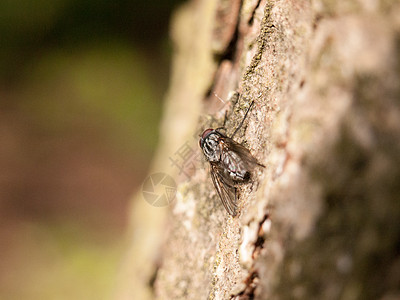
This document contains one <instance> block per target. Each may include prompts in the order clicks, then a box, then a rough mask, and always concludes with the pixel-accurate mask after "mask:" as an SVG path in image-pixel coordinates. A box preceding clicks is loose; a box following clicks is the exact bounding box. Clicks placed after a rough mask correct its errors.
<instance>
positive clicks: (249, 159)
mask: <svg viewBox="0 0 400 300" xmlns="http://www.w3.org/2000/svg"><path fill="white" fill-rule="evenodd" d="M225 143H226V146H227V148H228V149H229V150H231V151H234V152H236V153H237V154H239V156H240V158H241V159H242V160H243V162H244V163H245V164H246V166H247V167H248V169H249V170H252V169H253V168H254V167H255V166H256V165H258V166H260V167H265V166H264V165H262V164H260V163H259V162H258V160H257V159H256V158H255V157H254V156H253V155H252V154H251V153H250V151H249V149H247V148H246V147H244V146H242V145H241V144H239V143H236V142H235V141H234V140H233V139H231V138H225Z"/></svg>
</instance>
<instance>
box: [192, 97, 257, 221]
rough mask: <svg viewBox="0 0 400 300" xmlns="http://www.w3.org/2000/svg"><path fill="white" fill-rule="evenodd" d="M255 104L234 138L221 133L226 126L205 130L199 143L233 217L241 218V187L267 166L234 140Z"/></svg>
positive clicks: (215, 184) (219, 192) (217, 186)
mask: <svg viewBox="0 0 400 300" xmlns="http://www.w3.org/2000/svg"><path fill="white" fill-rule="evenodd" d="M253 104H254V101H253V102H252V103H251V104H250V106H249V108H248V110H247V111H246V113H245V115H244V117H243V120H242V122H241V123H240V124H239V126H238V127H237V128H236V130H235V132H234V133H233V134H232V136H231V137H228V136H226V135H224V134H222V133H221V132H220V131H219V129H222V128H223V127H221V128H217V129H212V128H209V129H206V130H204V132H203V134H202V135H201V137H200V140H199V145H200V148H201V149H202V150H203V153H204V155H205V157H206V159H207V160H208V162H209V163H210V174H211V179H212V182H213V184H214V187H215V189H216V191H217V193H218V196H219V198H220V199H221V201H222V204H223V205H224V207H225V209H226V211H227V212H228V213H229V214H230V215H231V216H233V217H234V216H236V215H237V204H236V203H237V186H238V185H240V184H243V183H246V182H248V181H249V180H250V177H251V172H252V171H253V169H254V167H256V166H261V167H264V166H263V165H262V164H260V163H259V162H258V161H257V159H256V158H255V157H254V156H253V155H251V153H250V151H249V150H248V149H247V148H245V147H244V146H242V145H241V144H239V143H237V142H235V141H234V140H233V137H234V136H235V134H236V133H237V132H238V130H239V129H240V128H241V127H242V125H243V122H244V121H245V119H246V117H247V114H248V113H249V111H250V109H251V107H252V106H253Z"/></svg>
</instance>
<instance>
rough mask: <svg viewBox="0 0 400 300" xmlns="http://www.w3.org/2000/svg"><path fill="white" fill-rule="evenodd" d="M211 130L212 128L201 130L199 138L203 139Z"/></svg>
mask: <svg viewBox="0 0 400 300" xmlns="http://www.w3.org/2000/svg"><path fill="white" fill-rule="evenodd" d="M211 131H214V129H211V128H208V129H206V130H204V131H203V134H202V135H201V138H202V139H203V140H204V139H205V138H206V137H207V136H208V135H209V134H210V133H211Z"/></svg>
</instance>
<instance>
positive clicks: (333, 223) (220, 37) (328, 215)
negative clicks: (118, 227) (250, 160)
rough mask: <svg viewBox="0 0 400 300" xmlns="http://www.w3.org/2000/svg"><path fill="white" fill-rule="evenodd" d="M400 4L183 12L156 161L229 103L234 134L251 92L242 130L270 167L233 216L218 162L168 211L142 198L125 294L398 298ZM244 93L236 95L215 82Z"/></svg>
mask: <svg viewBox="0 0 400 300" xmlns="http://www.w3.org/2000/svg"><path fill="white" fill-rule="evenodd" d="M399 16H400V4H399V2H398V1H367V0H365V1H362V0H359V1H350V0H349V1H312V2H310V1H283V0H282V1H265V0H264V1H263V0H261V1H254V0H244V1H239V0H230V1H227V0H219V1H215V0H197V1H191V2H189V3H188V4H187V5H186V6H184V7H183V8H181V9H180V10H179V11H178V12H177V14H176V15H175V17H174V22H173V26H172V36H173V39H174V42H175V58H174V67H173V74H172V81H171V87H170V91H169V94H168V98H167V104H166V113H165V118H164V122H163V125H162V130H163V140H162V141H161V143H160V151H159V154H158V156H157V158H156V160H155V163H154V168H153V170H154V171H161V170H165V172H167V173H169V174H172V173H174V172H175V171H176V170H174V171H172V170H171V167H170V165H169V160H168V157H169V156H172V155H173V153H174V152H175V151H176V150H177V149H178V148H179V147H180V146H181V145H182V144H184V143H185V142H186V141H187V142H188V143H189V144H190V145H191V147H192V148H193V149H194V148H195V147H196V143H197V140H195V139H194V138H193V136H194V135H196V134H199V133H201V131H202V129H204V128H206V127H218V126H221V124H222V123H223V119H224V114H225V112H226V113H227V116H228V118H227V120H228V121H227V123H226V127H227V129H228V133H229V132H230V133H232V132H233V130H234V128H235V127H236V126H237V124H238V123H239V122H240V120H241V118H242V117H243V113H244V111H245V109H246V108H247V107H248V105H249V103H250V101H255V106H254V108H253V109H252V111H251V112H250V114H249V117H248V121H246V123H245V126H244V128H243V129H242V130H241V131H240V132H239V134H238V135H237V137H236V140H237V141H238V142H241V143H243V144H244V145H246V147H248V148H249V149H250V150H251V152H252V153H253V154H254V156H255V157H257V159H259V161H260V162H262V163H263V164H264V165H265V166H266V168H265V169H261V168H259V169H257V170H256V172H255V174H253V175H254V176H253V181H252V182H251V183H250V184H247V185H244V186H243V187H241V188H240V191H239V192H240V197H239V207H240V213H239V215H238V216H237V217H235V218H232V217H231V216H229V215H228V214H227V213H226V211H225V210H224V208H223V206H222V205H221V204H220V201H219V199H218V196H217V195H216V193H215V191H214V189H213V186H212V183H211V180H210V178H209V174H208V168H207V164H206V162H197V164H196V168H195V170H193V171H192V173H191V174H190V180H188V179H186V178H185V177H183V178H182V177H180V178H181V180H180V181H179V182H178V193H177V197H176V199H175V201H174V203H173V204H172V205H171V206H170V207H169V208H168V210H167V209H164V210H160V209H156V208H153V207H149V206H148V204H147V203H144V201H143V200H142V199H139V200H138V201H137V202H136V204H135V206H134V209H133V225H132V226H133V227H132V228H133V231H132V237H133V240H132V248H131V250H130V251H129V253H128V254H127V260H126V263H125V265H124V272H122V273H121V274H123V275H122V277H121V286H120V288H119V289H118V292H119V294H118V296H119V297H120V298H124V299H129V298H130V299H144V298H151V297H153V296H156V297H157V298H159V299H206V298H209V299H232V298H233V299H400V289H399V286H400V256H399V252H400V62H399V59H400V17H399ZM232 90H237V91H239V93H240V94H241V97H240V98H239V100H238V101H233V102H230V103H228V104H227V105H222V104H221V102H220V101H219V100H218V99H217V98H216V97H215V96H214V94H213V92H215V93H216V94H218V96H219V97H221V98H223V99H228V93H229V92H230V91H232ZM202 105H203V108H202ZM204 108H205V109H204ZM197 149H198V147H197ZM197 149H196V151H200V150H197ZM175 173H176V172H175ZM177 178H179V177H177ZM143 211H146V213H143ZM147 214H149V215H152V216H153V217H152V218H154V215H155V214H157V215H156V218H155V219H156V220H157V221H156V222H153V221H151V220H150V217H148V215H147ZM153 220H154V219H153ZM150 228H151V229H150ZM138 232H139V233H138ZM138 236H141V238H140V237H138ZM148 236H151V238H149V237H148ZM138 260H139V261H140V262H139V263H138V262H137V261H138ZM155 262H157V263H155ZM138 266H139V267H138ZM127 274H130V275H127Z"/></svg>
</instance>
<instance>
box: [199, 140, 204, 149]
mask: <svg viewBox="0 0 400 300" xmlns="http://www.w3.org/2000/svg"><path fill="white" fill-rule="evenodd" d="M201 144H203V139H202V138H200V139H199V146H200V148H201Z"/></svg>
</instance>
